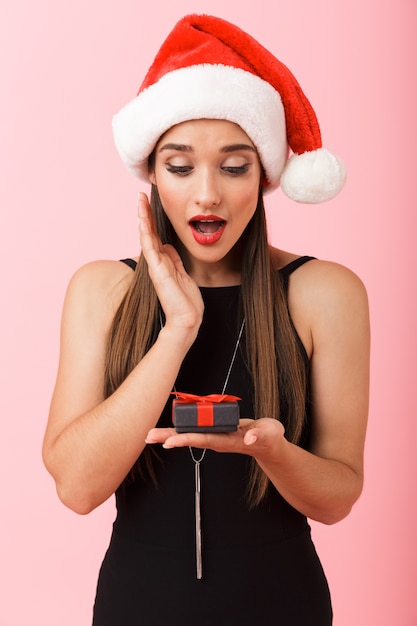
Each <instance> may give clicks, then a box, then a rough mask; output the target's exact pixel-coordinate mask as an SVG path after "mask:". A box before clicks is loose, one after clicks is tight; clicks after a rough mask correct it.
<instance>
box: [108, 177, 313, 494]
mask: <svg viewBox="0 0 417 626" xmlns="http://www.w3.org/2000/svg"><path fill="white" fill-rule="evenodd" d="M151 207H152V211H153V214H154V218H155V222H156V228H157V230H158V233H159V236H160V237H161V240H162V242H163V243H171V244H174V245H175V241H176V235H175V232H174V230H173V228H172V226H171V223H170V222H169V220H168V218H167V217H166V215H165V212H164V210H163V207H162V205H161V201H160V198H159V194H158V190H157V188H156V187H155V186H154V185H153V186H152V192H151ZM242 250H243V252H242V269H241V293H242V306H243V314H244V317H245V335H246V350H247V354H246V360H247V363H248V369H249V372H250V374H251V377H252V381H253V388H254V411H255V416H256V417H274V418H276V419H280V417H281V415H280V414H281V411H282V407H285V412H286V415H285V422H286V431H285V436H286V438H287V439H288V440H289V441H292V442H294V443H297V442H298V441H299V440H300V436H301V433H302V430H303V425H304V417H305V393H306V373H305V364H304V361H303V359H302V356H301V353H300V350H299V346H298V344H297V341H296V338H295V335H294V330H293V327H292V324H291V320H290V317H289V312H288V306H287V299H286V296H285V293H284V288H283V285H282V281H281V278H280V276H279V274H278V272H277V271H276V268H275V267H274V266H273V263H272V258H271V252H270V247H269V244H268V237H267V228H266V219H265V210H264V204H263V197H262V191H260V193H259V198H258V204H257V207H256V211H255V213H254V215H253V217H252V219H251V221H250V222H249V224H248V226H247V227H246V229H245V232H244V233H243V235H242ZM159 315H160V309H159V303H158V299H157V296H156V293H155V290H154V287H153V285H152V282H151V280H150V278H149V274H148V269H147V264H146V261H145V259H144V258H143V256H142V255H141V256H140V258H139V261H138V265H137V268H136V271H135V276H134V279H133V281H132V283H131V285H130V287H129V289H128V291H127V293H126V295H125V297H124V299H123V301H122V303H121V305H120V307H119V309H118V311H117V312H116V315H115V317H114V320H113V324H112V327H111V330H110V334H109V340H108V346H107V356H106V369H105V396H106V397H108V396H109V395H111V394H112V393H113V392H114V391H115V390H116V389H117V387H118V386H119V385H120V384H121V383H122V382H123V380H124V379H125V378H126V377H127V376H128V374H129V373H130V372H131V371H132V369H133V368H134V367H135V366H136V364H137V363H138V362H139V361H140V360H141V359H142V357H143V356H144V355H145V353H146V352H147V351H148V350H149V348H150V347H151V345H152V344H153V343H154V341H155V340H156V338H157V335H158V332H159ZM137 469H138V470H139V472H140V473H141V474H142V475H146V474H147V475H148V477H150V478H151V479H153V480H155V472H154V452H153V448H152V447H150V446H147V447H146V448H145V450H144V451H143V453H142V455H141V457H140V459H139V460H138V463H137ZM268 482H269V481H268V478H267V476H266V475H265V474H264V472H263V471H262V470H261V468H260V467H259V465H258V464H257V463H256V462H255V461H253V462H252V471H251V476H250V480H249V485H248V496H249V501H250V503H251V504H252V505H256V504H258V503H260V502H261V500H262V499H263V497H264V496H265V493H266V491H267V488H268Z"/></svg>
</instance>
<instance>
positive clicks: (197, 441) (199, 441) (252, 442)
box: [145, 417, 284, 462]
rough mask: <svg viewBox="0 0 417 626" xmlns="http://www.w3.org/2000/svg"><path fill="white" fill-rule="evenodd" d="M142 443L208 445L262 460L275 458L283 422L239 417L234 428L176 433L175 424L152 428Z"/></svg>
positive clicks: (280, 440) (281, 439)
mask: <svg viewBox="0 0 417 626" xmlns="http://www.w3.org/2000/svg"><path fill="white" fill-rule="evenodd" d="M145 441H146V443H148V444H154V443H161V444H162V446H163V448H165V449H170V448H183V447H188V446H191V447H193V448H209V449H210V450H214V451H215V452H234V453H238V454H248V455H250V456H253V457H254V458H256V459H259V460H262V461H264V462H268V461H272V460H276V458H277V455H279V450H280V448H281V446H282V444H283V441H284V426H283V425H282V423H281V422H279V421H278V420H275V419H272V418H269V417H265V418H262V419H258V420H253V419H241V420H240V422H239V426H238V429H237V430H236V431H232V432H228V433H177V432H176V430H175V428H152V429H151V430H150V431H149V433H148V435H147V437H146V440H145Z"/></svg>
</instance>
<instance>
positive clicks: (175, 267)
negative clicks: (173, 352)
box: [138, 192, 204, 331]
mask: <svg viewBox="0 0 417 626" xmlns="http://www.w3.org/2000/svg"><path fill="white" fill-rule="evenodd" d="M138 221H139V236H140V244H141V248H142V253H143V255H144V257H145V259H146V262H147V264H148V271H149V276H150V278H151V280H152V283H153V285H154V287H155V290H156V293H157V295H158V298H159V301H160V303H161V306H162V309H163V311H164V313H165V317H166V323H165V326H166V327H167V328H175V329H183V330H187V331H188V330H195V331H198V328H199V327H200V324H201V320H202V317H203V311H204V304H203V300H202V297H201V293H200V290H199V288H198V286H197V285H196V283H195V281H194V280H193V279H192V278H191V276H190V275H189V274H187V272H186V271H185V268H184V265H183V263H182V260H181V257H180V255H179V254H178V252H177V251H176V250H175V248H174V247H173V246H171V245H169V244H163V243H162V242H161V240H160V238H159V236H158V233H157V232H156V227H155V222H154V219H153V216H152V211H151V207H150V205H149V201H148V198H147V196H146V194H145V193H142V192H141V193H140V194H139V197H138Z"/></svg>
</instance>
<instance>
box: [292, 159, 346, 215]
mask: <svg viewBox="0 0 417 626" xmlns="http://www.w3.org/2000/svg"><path fill="white" fill-rule="evenodd" d="M345 180H346V169H345V166H344V164H343V161H342V160H341V159H340V158H339V157H337V156H336V155H334V154H332V153H331V152H329V151H328V150H326V149H325V148H319V149H318V150H312V151H310V152H303V154H293V155H292V156H291V157H290V158H289V160H288V161H287V163H286V165H285V167H284V170H283V172H282V174H281V189H282V191H283V192H284V193H285V195H286V196H288V197H289V198H291V200H294V201H295V202H303V203H305V204H317V203H319V202H326V201H327V200H331V199H332V198H334V197H335V196H337V194H338V193H339V191H341V189H342V188H343V185H344V184H345Z"/></svg>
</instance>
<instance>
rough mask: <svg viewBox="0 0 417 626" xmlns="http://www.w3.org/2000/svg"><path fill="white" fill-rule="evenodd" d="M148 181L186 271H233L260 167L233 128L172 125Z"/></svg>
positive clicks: (219, 123)
mask: <svg viewBox="0 0 417 626" xmlns="http://www.w3.org/2000/svg"><path fill="white" fill-rule="evenodd" d="M150 180H151V182H152V183H153V184H155V185H156V186H157V187H158V192H159V196H160V199H161V202H162V206H163V208H164V210H165V212H166V214H167V216H168V219H169V220H170V222H171V224H172V226H173V228H174V230H175V232H176V234H177V236H178V238H179V240H180V242H181V244H182V246H181V253H182V256H183V259H184V262H185V265H186V267H187V270H188V271H189V272H190V273H191V274H192V275H193V272H194V271H195V272H196V273H197V274H198V272H199V270H200V271H201V269H202V265H204V264H214V266H215V268H214V266H213V268H212V269H213V270H214V269H217V270H221V271H223V272H226V273H227V271H230V270H231V269H232V268H234V269H235V268H236V266H237V263H238V264H240V259H239V260H238V259H237V257H238V250H237V247H235V244H236V243H237V242H238V240H239V238H240V237H241V235H242V233H243V231H244V230H245V228H246V226H247V224H248V222H249V221H250V219H251V218H252V216H253V214H254V212H255V209H256V206H257V202H258V195H259V186H260V180H261V166H260V162H259V158H258V155H257V152H256V150H255V147H254V145H253V143H252V141H251V140H250V139H249V137H248V136H247V134H246V133H245V132H244V131H243V130H242V129H241V128H240V127H239V126H237V125H236V124H233V123H232V122H227V121H224V120H205V119H204V120H192V121H189V122H183V123H181V124H178V125H176V126H173V127H172V128H171V129H170V130H168V131H167V132H166V133H165V134H164V135H163V136H162V137H161V139H160V140H159V142H158V144H157V146H156V148H155V161H154V169H153V171H152V172H151V173H150Z"/></svg>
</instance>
